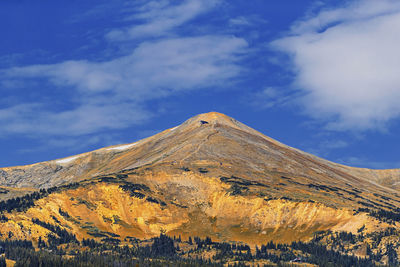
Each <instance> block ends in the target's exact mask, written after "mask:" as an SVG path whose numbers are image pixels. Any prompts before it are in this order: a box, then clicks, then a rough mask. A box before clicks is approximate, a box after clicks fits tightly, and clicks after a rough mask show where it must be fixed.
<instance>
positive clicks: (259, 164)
mask: <svg viewBox="0 0 400 267" xmlns="http://www.w3.org/2000/svg"><path fill="white" fill-rule="evenodd" d="M397 181H400V176H399V171H398V170H388V171H384V170H381V171H376V170H368V169H359V168H351V167H347V166H343V165H339V164H336V163H333V162H329V161H326V160H324V159H321V158H318V157H315V156H313V155H310V154H308V153H305V152H302V151H300V150H297V149H294V148H291V147H288V146H286V145H284V144H281V143H279V142H277V141H275V140H273V139H271V138H269V137H267V136H265V135H263V134H261V133H259V132H257V131H255V130H254V129H251V128H249V127H247V126H246V125H244V124H242V123H240V122H238V121H236V120H234V119H232V118H230V117H228V116H225V115H223V114H219V113H215V112H212V113H207V114H200V115H198V116H196V117H193V118H191V119H189V120H187V121H186V122H184V123H183V124H182V125H180V126H178V127H175V128H172V129H168V130H166V131H163V132H161V133H159V134H157V135H155V136H152V137H149V138H147V139H144V140H141V141H139V142H136V143H132V144H126V145H120V146H113V147H108V148H103V149H99V150H96V151H93V152H88V153H84V154H81V155H77V156H72V157H69V158H65V159H60V160H54V161H49V162H43V163H37V164H33V165H29V166H19V167H10V168H3V169H1V170H0V185H2V186H3V190H4V192H3V193H2V194H1V195H2V197H3V199H5V198H7V197H12V196H14V195H15V194H16V193H17V192H21V191H23V190H28V191H27V192H32V191H35V190H38V189H43V188H49V187H54V186H58V188H56V189H54V190H50V192H47V191H44V190H42V191H41V192H42V193H41V195H40V197H37V198H36V200H35V201H34V204H33V205H32V204H29V205H25V206H24V205H22V206H19V207H20V208H14V209H12V210H9V211H7V212H6V211H5V212H3V213H4V214H5V216H7V218H8V221H6V222H3V223H1V224H0V232H1V233H3V235H7V234H8V233H10V232H11V233H12V236H14V237H15V238H19V239H20V238H28V239H32V240H34V241H37V240H38V238H39V236H46V235H47V234H48V233H49V229H47V228H46V227H43V226H41V225H40V224H38V223H35V222H34V220H32V219H37V218H39V219H40V220H41V221H44V222H46V223H49V224H52V225H59V226H61V227H63V228H64V229H68V231H70V232H72V233H74V234H76V235H77V237H78V239H82V238H88V237H91V238H100V239H101V238H118V239H121V240H129V239H130V238H148V237H152V236H156V235H158V234H159V233H160V232H166V233H168V234H171V235H182V236H183V237H187V236H189V235H191V236H194V235H197V236H211V237H212V238H213V239H216V240H221V241H228V240H235V241H244V242H247V243H250V244H261V243H265V242H266V241H268V240H275V241H278V242H290V241H294V240H309V239H310V238H311V237H312V236H313V233H314V232H316V231H325V230H332V231H350V232H354V233H355V232H357V230H359V229H361V228H362V229H364V230H363V231H366V232H374V231H378V230H379V229H385V228H387V227H389V226H393V225H394V226H396V227H397V225H398V223H397V222H394V223H392V222H388V223H385V222H382V221H380V220H378V218H376V216H375V217H373V216H370V215H368V211H367V209H368V210H369V211H375V210H384V211H386V212H388V213H390V214H391V213H395V212H397V209H398V208H400V195H399V194H398V192H397V189H396V187H395V186H394V185H396V183H397ZM71 183H75V184H73V185H71V186H68V184H71ZM63 185H64V186H63ZM60 186H61V187H60ZM43 192H45V193H43ZM20 195H22V194H21V193H20ZM390 223H391V224H390Z"/></svg>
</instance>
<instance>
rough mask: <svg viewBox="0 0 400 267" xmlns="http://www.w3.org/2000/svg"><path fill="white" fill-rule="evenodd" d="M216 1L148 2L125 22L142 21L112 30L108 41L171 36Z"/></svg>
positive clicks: (216, 1) (108, 34) (108, 35)
mask: <svg viewBox="0 0 400 267" xmlns="http://www.w3.org/2000/svg"><path fill="white" fill-rule="evenodd" d="M218 2H219V1H218V0H208V1H202V0H191V1H184V2H182V3H181V4H178V5H172V4H171V3H170V1H165V0H164V1H150V2H148V3H146V4H144V5H142V6H140V7H138V8H137V10H136V12H134V14H132V15H130V16H128V17H127V18H125V19H126V20H134V21H142V22H143V23H142V24H139V25H132V26H130V27H126V28H124V29H114V30H112V31H110V32H109V33H107V35H106V37H107V38H108V39H110V40H113V41H115V40H118V41H121V40H130V39H136V38H143V37H153V38H154V37H158V36H165V35H168V34H171V31H172V30H173V29H174V28H176V27H178V26H180V25H182V24H184V23H186V22H188V21H190V20H191V19H193V18H195V17H197V16H198V15H200V14H202V13H204V12H206V11H208V10H210V9H211V8H213V7H215V6H216V5H217V4H218Z"/></svg>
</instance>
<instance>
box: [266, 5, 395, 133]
mask: <svg viewBox="0 0 400 267" xmlns="http://www.w3.org/2000/svg"><path fill="white" fill-rule="evenodd" d="M399 45H400V2H398V1H393V0H382V1H373V0H363V1H353V2H350V3H349V4H348V5H346V6H344V7H340V8H336V9H331V10H324V11H320V12H319V13H318V14H314V15H313V16H310V17H308V18H306V19H304V20H301V21H298V22H297V23H295V24H294V25H293V27H292V29H291V32H290V34H289V35H288V36H286V37H283V38H281V39H279V40H276V41H274V42H273V43H272V46H273V47H274V48H275V49H278V50H280V51H282V52H285V53H287V54H288V55H289V56H290V58H291V60H292V63H293V71H294V74H295V84H294V85H295V86H296V89H301V90H303V91H304V92H305V93H306V94H305V96H304V97H302V99H301V103H302V104H303V106H304V108H305V110H306V112H307V113H308V114H309V115H311V116H312V117H314V118H317V119H323V120H326V121H327V122H328V124H327V127H329V128H330V129H336V130H337V129H339V130H347V129H358V130H365V129H374V128H377V127H382V126H385V125H386V123H387V122H388V121H390V120H391V119H395V118H398V117H399V116H400V105H399V104H398V99H400V75H399V70H400V50H399V49H398V47H399Z"/></svg>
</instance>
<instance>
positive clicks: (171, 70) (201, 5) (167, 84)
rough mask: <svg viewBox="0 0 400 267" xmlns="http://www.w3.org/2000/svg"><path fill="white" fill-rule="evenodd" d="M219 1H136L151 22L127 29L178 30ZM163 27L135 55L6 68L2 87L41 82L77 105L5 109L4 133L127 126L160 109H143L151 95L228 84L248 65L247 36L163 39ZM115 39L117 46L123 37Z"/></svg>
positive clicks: (0, 117) (74, 132)
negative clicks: (243, 62)
mask: <svg viewBox="0 0 400 267" xmlns="http://www.w3.org/2000/svg"><path fill="white" fill-rule="evenodd" d="M216 3H217V2H216V1H200V0H192V1H186V2H185V3H183V4H181V5H173V4H171V2H169V1H161V2H149V3H145V4H144V5H142V6H136V7H135V10H136V11H137V12H136V13H135V14H134V15H133V16H134V17H135V18H136V19H138V18H139V19H143V20H145V22H144V24H141V25H137V24H135V26H132V27H131V28H130V29H128V30H129V31H131V32H132V30H133V31H135V32H136V33H137V32H139V30H138V29H140V27H142V26H143V27H147V26H148V25H161V24H163V23H164V22H165V20H170V23H169V24H165V25H167V26H168V27H167V28H164V29H162V31H161V32H165V31H170V32H173V29H174V27H177V26H182V24H183V23H185V22H186V21H188V20H189V19H191V18H194V17H196V16H197V15H198V14H201V13H203V12H205V11H206V10H209V9H210V8H212V7H213V6H214V5H215V4H216ZM181 13H183V14H184V15H182V14H181ZM127 19H128V20H129V19H131V18H127ZM146 25H147V26H146ZM163 25H164V24H163ZM150 28H152V27H150ZM152 29H155V28H152ZM128 30H127V31H128ZM127 31H125V30H122V31H121V34H122V35H124V36H126V38H125V39H126V40H128V39H130V38H131V37H132V36H131V35H130V34H131V32H127ZM161 32H159V31H158V30H155V31H150V30H149V31H147V32H146V34H149V35H151V36H153V37H157V38H153V39H152V40H151V41H149V40H147V41H146V39H141V42H139V43H138V42H137V40H135V44H136V46H135V47H134V48H133V49H132V50H131V51H130V52H129V53H126V54H125V55H123V56H119V57H114V58H113V59H110V60H108V61H89V60H86V59H81V60H67V61H64V62H60V63H57V64H46V65H45V64H39V65H30V66H23V67H14V68H9V69H3V70H0V78H1V80H3V81H7V82H5V83H3V85H7V84H9V85H13V86H14V87H15V86H16V84H17V85H18V84H19V85H21V82H22V83H23V84H24V85H25V87H26V88H29V87H30V83H31V82H32V83H34V82H35V81H38V80H40V81H41V82H43V81H45V82H46V83H48V84H49V85H50V86H53V87H54V90H65V91H68V92H69V95H72V97H71V96H70V98H69V99H65V100H61V102H63V103H66V102H70V103H71V105H70V106H69V107H67V108H65V107H64V109H61V110H60V108H57V109H55V108H54V104H53V103H51V101H49V100H48V99H47V100H46V101H47V102H37V103H20V104H19V105H16V106H11V107H8V108H3V109H0V124H1V125H3V126H2V128H1V129H0V135H7V134H13V133H18V134H29V135H38V136H43V135H53V136H55V135H58V136H79V135H85V134H91V133H96V132H98V131H100V130H107V129H121V128H126V127H129V126H131V125H133V124H137V123H141V122H143V121H144V120H146V119H148V118H150V117H151V116H152V115H153V114H154V111H151V110H148V109H147V108H144V107H145V106H146V101H148V100H152V99H157V98H162V97H165V96H170V95H172V94H176V93H179V92H182V91H190V90H200V89H202V88H210V87H224V86H226V85H227V84H229V83H230V82H231V81H232V79H234V78H235V77H237V76H238V75H239V74H240V72H241V71H242V69H241V67H240V66H239V64H238V61H239V59H240V55H241V54H242V53H243V52H244V51H245V50H246V47H247V42H246V41H245V40H244V39H241V38H237V37H234V36H227V35H215V34H214V35H212V34H211V35H205V34H204V35H199V36H193V37H185V36H179V34H177V33H175V34H174V37H172V36H161V37H160V35H162V34H160V33H161ZM112 41H113V42H116V44H118V43H119V41H120V40H117V39H114V40H112ZM16 81H18V83H16ZM55 95H57V94H55ZM57 100H58V101H60V100H59V99H57Z"/></svg>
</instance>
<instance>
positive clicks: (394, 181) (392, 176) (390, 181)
mask: <svg viewBox="0 0 400 267" xmlns="http://www.w3.org/2000/svg"><path fill="white" fill-rule="evenodd" d="M202 122H204V125H203V123H202ZM201 126H203V127H211V128H212V129H214V131H215V129H216V127H217V128H218V127H221V126H223V127H225V128H228V129H235V130H239V131H243V132H245V133H248V134H250V135H252V136H257V137H259V138H263V139H265V140H266V141H267V142H270V143H272V144H274V145H276V146H277V148H276V149H280V148H284V149H288V150H290V151H292V152H297V153H299V154H300V155H302V156H304V157H308V158H310V159H311V160H314V161H316V162H319V163H320V164H325V165H327V166H329V167H332V168H335V169H337V170H340V171H343V172H345V173H347V174H349V175H352V176H355V177H364V176H365V177H367V178H368V179H367V180H368V181H369V182H372V183H376V184H377V185H378V186H385V187H387V188H388V190H389V191H390V190H391V189H392V188H391V187H394V188H395V189H398V187H400V182H399V181H400V169H386V170H385V169H382V170H375V169H368V168H357V167H351V166H346V165H342V164H338V163H334V162H331V161H329V160H326V159H323V158H319V157H317V156H314V155H312V154H310V153H307V152H304V151H301V150H299V149H297V148H293V147H290V146H287V145H285V144H283V143H281V142H279V141H277V140H275V139H272V138H270V137H268V136H266V135H264V134H262V133H260V132H258V131H256V130H254V129H253V128H250V127H248V126H247V125H245V124H243V123H241V122H239V121H237V120H235V119H233V118H231V117H228V116H226V115H224V114H221V113H218V112H209V113H203V114H199V115H197V116H194V117H192V118H190V119H188V120H186V121H185V122H184V123H182V124H181V125H179V126H176V127H173V128H170V129H167V130H164V131H162V132H160V133H158V134H156V135H154V136H151V137H148V138H145V139H142V140H139V141H137V142H134V143H128V144H122V145H113V146H109V147H104V148H100V149H96V150H93V151H89V152H85V153H81V154H78V155H72V156H69V157H65V158H61V159H56V160H51V161H44V162H38V163H34V164H30V165H25V166H12V167H4V168H0V185H2V186H11V187H12V186H17V187H18V185H19V182H21V181H23V180H25V181H26V180H27V179H28V180H29V181H30V182H29V183H25V184H22V186H31V187H39V188H44V187H49V186H54V185H60V184H63V183H64V182H66V183H68V182H70V181H71V177H72V176H74V177H75V178H76V176H81V177H83V176H85V178H87V177H88V176H96V175H99V174H105V173H104V170H103V171H101V172H95V171H93V170H89V169H96V168H97V167H96V163H95V161H102V162H106V161H110V160H112V159H113V158H114V157H115V156H116V155H117V154H118V155H119V154H124V153H128V152H129V151H131V150H133V149H137V148H138V147H142V146H143V145H145V144H146V143H148V142H152V141H154V140H156V142H157V141H159V140H157V139H160V140H163V139H165V138H171V135H172V138H173V135H174V134H175V135H176V133H177V132H186V131H194V130H196V129H198V128H199V127H201ZM80 163H82V164H83V165H85V166H84V167H82V168H79V170H76V171H68V169H71V168H70V166H72V165H74V164H78V165H79V164H80ZM140 164H142V165H143V164H145V163H144V161H142V162H141V163H138V162H134V163H132V164H128V166H125V167H124V168H125V169H126V168H132V167H138V166H139V165H140ZM83 165H82V166H83ZM97 165H98V164H97ZM124 168H121V169H120V170H123V169H124ZM60 171H62V173H65V176H64V178H65V180H66V181H62V178H63V177H62V175H61V174H60V173H59V172H60ZM113 171H115V169H114V170H113ZM26 172H33V174H31V175H28V176H29V177H27V176H26V175H24V174H25V173H26ZM13 173H15V174H14V175H13ZM35 173H36V174H35ZM39 176H41V177H43V176H44V177H47V179H41V181H40V182H39V183H36V184H35V178H36V177H39ZM55 176H58V179H55V180H53V178H54V177H55ZM12 177H16V178H15V179H14V180H13V178H12ZM60 177H61V178H60ZM25 178H26V179H25ZM7 180H8V181H9V182H8V181H7ZM10 180H11V181H10ZM12 180H13V181H12Z"/></svg>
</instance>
